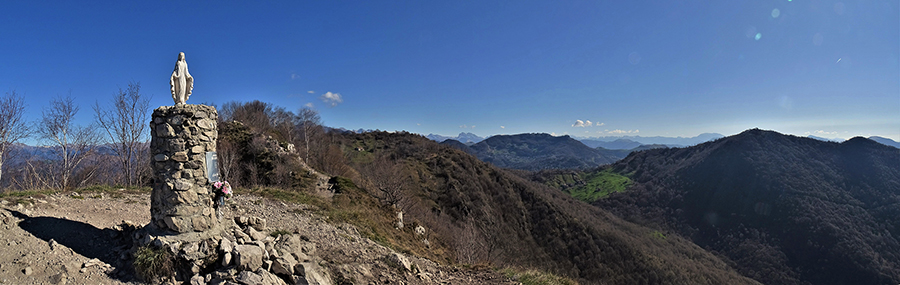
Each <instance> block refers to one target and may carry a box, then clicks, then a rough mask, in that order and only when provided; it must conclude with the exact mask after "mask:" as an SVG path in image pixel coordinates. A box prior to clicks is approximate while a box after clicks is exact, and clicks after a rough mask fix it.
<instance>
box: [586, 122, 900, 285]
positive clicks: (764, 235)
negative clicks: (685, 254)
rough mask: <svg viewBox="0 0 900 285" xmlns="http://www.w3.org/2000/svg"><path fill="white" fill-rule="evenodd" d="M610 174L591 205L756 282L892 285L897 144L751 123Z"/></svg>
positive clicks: (622, 164) (898, 269) (628, 162)
mask: <svg viewBox="0 0 900 285" xmlns="http://www.w3.org/2000/svg"><path fill="white" fill-rule="evenodd" d="M610 169H611V170H613V171H615V172H616V173H622V174H625V175H628V176H629V177H630V178H631V179H632V180H633V181H634V185H632V186H631V187H630V188H629V189H628V191H625V192H621V193H613V194H611V195H609V197H608V198H607V199H601V200H597V201H596V202H595V203H594V204H595V205H596V206H598V207H600V208H603V209H608V210H610V211H612V212H614V213H616V214H617V215H619V216H621V217H624V218H626V219H627V220H631V221H637V222H639V223H641V224H645V225H653V226H659V227H661V228H663V229H665V230H667V231H673V232H677V233H679V234H680V235H682V236H685V237H687V238H689V239H690V240H692V241H694V242H695V243H697V244H698V245H700V246H702V247H704V248H706V249H709V250H712V251H715V252H720V253H721V254H722V255H723V256H726V257H727V258H728V259H729V260H730V262H733V264H735V266H736V267H737V268H738V270H739V271H740V272H741V273H742V274H745V275H746V276H749V277H752V278H754V279H756V280H759V281H761V282H764V283H774V284H784V283H791V284H849V283H858V284H889V283H890V284H893V283H897V282H900V254H897V253H898V252H900V242H898V240H900V223H898V220H897V219H896V217H897V216H898V215H900V151H898V149H896V148H893V147H889V146H885V145H882V144H879V143H877V142H875V141H873V140H870V139H866V138H863V137H855V138H852V139H850V140H847V141H845V142H842V143H837V142H825V141H819V140H815V139H811V138H804V137H796V136H790V135H783V134H780V133H777V132H773V131H765V130H759V129H752V130H747V131H744V132H742V133H740V134H737V135H734V136H730V137H725V138H721V139H718V140H715V141H712V142H707V143H703V144H700V145H697V146H694V147H688V148H676V149H654V150H647V151H643V152H639V153H633V154H631V155H629V156H628V157H627V158H625V159H623V160H622V161H619V162H617V163H615V164H613V165H612V166H610Z"/></svg>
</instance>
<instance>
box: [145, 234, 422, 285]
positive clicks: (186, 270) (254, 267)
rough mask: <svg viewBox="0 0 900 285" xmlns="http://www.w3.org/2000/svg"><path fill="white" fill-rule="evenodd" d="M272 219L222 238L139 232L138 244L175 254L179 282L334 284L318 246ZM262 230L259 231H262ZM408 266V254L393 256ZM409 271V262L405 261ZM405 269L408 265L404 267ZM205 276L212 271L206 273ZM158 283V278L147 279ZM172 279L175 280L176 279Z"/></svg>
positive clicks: (219, 236)
mask: <svg viewBox="0 0 900 285" xmlns="http://www.w3.org/2000/svg"><path fill="white" fill-rule="evenodd" d="M265 224H266V220H265V219H261V218H258V217H236V218H235V219H234V221H233V222H232V221H231V220H227V221H224V222H223V226H224V230H223V233H222V234H221V235H200V234H193V235H191V234H181V235H157V236H154V235H153V234H152V232H151V231H146V230H138V231H137V232H136V234H135V236H134V238H135V242H136V244H135V246H136V248H137V247H142V246H145V247H146V246H149V247H152V248H156V249H165V250H167V251H169V252H170V253H172V256H174V258H173V259H174V262H173V263H174V264H175V265H176V266H177V267H178V268H176V269H175V276H173V277H172V278H174V281H176V282H187V283H190V284H235V283H237V284H333V282H332V279H331V277H330V275H329V273H328V271H327V270H325V269H324V268H323V267H322V266H320V265H319V263H320V262H322V260H321V259H319V258H317V257H316V256H315V252H316V250H315V249H316V244H315V243H312V242H310V241H306V240H303V239H301V238H300V237H299V236H298V235H295V234H281V235H277V237H273V236H272V235H270V232H268V231H266V227H265ZM257 229H259V230H257ZM392 260H394V261H396V262H399V264H404V262H403V261H405V260H406V259H405V258H403V257H402V256H397V257H393V259H392ZM405 264H406V265H405V267H407V268H408V266H409V262H408V261H405ZM399 266H401V267H403V266H404V265H399ZM202 272H212V273H208V274H201V273H202ZM147 281H154V280H147ZM170 281H171V280H170Z"/></svg>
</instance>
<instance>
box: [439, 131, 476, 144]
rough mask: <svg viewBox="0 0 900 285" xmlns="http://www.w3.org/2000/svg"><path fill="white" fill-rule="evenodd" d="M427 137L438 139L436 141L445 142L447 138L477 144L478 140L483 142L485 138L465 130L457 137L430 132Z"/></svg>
mask: <svg viewBox="0 0 900 285" xmlns="http://www.w3.org/2000/svg"><path fill="white" fill-rule="evenodd" d="M425 137H426V138H428V139H430V140H433V141H436V142H443V141H446V140H455V141H458V142H461V143H464V144H475V143H478V142H481V141H483V140H484V138H482V137H479V136H477V135H475V134H473V133H465V132H463V133H459V135H457V136H455V137H448V136H442V135H436V134H428V135H427V136H425Z"/></svg>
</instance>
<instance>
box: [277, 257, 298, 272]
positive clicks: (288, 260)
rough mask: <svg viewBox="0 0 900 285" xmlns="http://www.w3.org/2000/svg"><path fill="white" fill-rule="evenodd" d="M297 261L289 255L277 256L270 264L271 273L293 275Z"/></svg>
mask: <svg viewBox="0 0 900 285" xmlns="http://www.w3.org/2000/svg"><path fill="white" fill-rule="evenodd" d="M296 264H297V261H296V260H295V259H294V257H293V256H291V255H290V254H286V255H284V256H279V257H278V258H276V259H275V260H274V261H273V262H272V273H275V274H282V275H293V274H294V265H296Z"/></svg>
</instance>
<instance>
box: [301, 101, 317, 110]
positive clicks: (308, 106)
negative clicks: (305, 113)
mask: <svg viewBox="0 0 900 285" xmlns="http://www.w3.org/2000/svg"><path fill="white" fill-rule="evenodd" d="M303 106H305V107H307V108H310V109H312V108H315V107H316V106H315V105H313V103H312V102H309V103H306V105H303Z"/></svg>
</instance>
